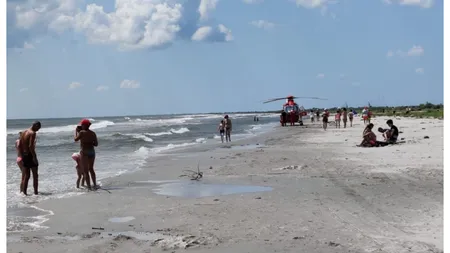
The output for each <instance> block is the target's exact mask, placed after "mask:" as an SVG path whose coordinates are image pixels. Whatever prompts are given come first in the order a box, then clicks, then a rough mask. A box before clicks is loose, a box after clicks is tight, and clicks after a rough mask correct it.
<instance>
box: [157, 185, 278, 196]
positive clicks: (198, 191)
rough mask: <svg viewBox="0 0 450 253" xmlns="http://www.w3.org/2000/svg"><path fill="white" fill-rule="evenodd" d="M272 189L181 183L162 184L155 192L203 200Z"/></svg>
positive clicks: (250, 186)
mask: <svg viewBox="0 0 450 253" xmlns="http://www.w3.org/2000/svg"><path fill="white" fill-rule="evenodd" d="M271 190H272V187H264V186H252V185H227V184H204V183H199V182H180V183H169V184H162V185H160V186H158V187H157V188H155V189H153V191H154V192H155V193H156V194H158V195H166V196H173V197H187V198H202V197H212V196H221V195H230V194H239V193H253V192H266V191H271Z"/></svg>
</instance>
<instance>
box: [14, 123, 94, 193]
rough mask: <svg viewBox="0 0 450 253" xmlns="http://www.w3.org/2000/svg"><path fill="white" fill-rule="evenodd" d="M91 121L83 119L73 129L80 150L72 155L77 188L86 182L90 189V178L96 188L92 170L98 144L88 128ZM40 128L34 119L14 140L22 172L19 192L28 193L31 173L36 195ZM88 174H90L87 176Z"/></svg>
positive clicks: (17, 161)
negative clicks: (37, 135)
mask: <svg viewBox="0 0 450 253" xmlns="http://www.w3.org/2000/svg"><path fill="white" fill-rule="evenodd" d="M90 126H91V122H90V121H89V120H88V119H83V120H82V121H81V122H80V124H79V125H78V126H77V127H76V129H75V135H74V141H75V142H80V151H79V152H78V153H75V154H73V155H72V158H73V159H74V160H75V161H76V163H77V165H76V170H77V175H78V178H77V182H76V186H77V188H79V187H80V181H82V182H81V183H82V186H84V182H86V185H87V188H88V189H89V190H92V189H93V188H92V187H91V183H90V179H91V178H92V182H93V185H94V189H95V188H97V181H96V176H95V172H94V162H95V147H97V146H98V140H97V135H96V134H95V132H94V131H92V130H90V129H89V127H90ZM39 129H41V122H39V121H35V122H33V124H32V125H31V127H30V128H28V129H27V130H24V131H22V132H19V139H18V140H16V143H15V148H16V151H17V158H16V163H17V165H18V166H19V168H20V171H21V173H22V179H21V181H20V193H23V194H24V195H28V193H27V189H28V181H29V180H30V177H31V174H33V188H34V194H35V195H38V193H39V192H38V167H39V161H38V158H37V154H36V133H37V132H38V131H39ZM89 174H90V176H89Z"/></svg>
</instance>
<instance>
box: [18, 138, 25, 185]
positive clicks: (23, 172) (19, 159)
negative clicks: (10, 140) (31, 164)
mask: <svg viewBox="0 0 450 253" xmlns="http://www.w3.org/2000/svg"><path fill="white" fill-rule="evenodd" d="M20 137H22V132H19V139H17V140H16V152H17V158H16V163H17V166H19V168H20V172H21V173H22V180H21V181H20V193H22V192H23V182H24V181H25V176H26V174H25V169H24V167H23V162H22V154H21V153H20Z"/></svg>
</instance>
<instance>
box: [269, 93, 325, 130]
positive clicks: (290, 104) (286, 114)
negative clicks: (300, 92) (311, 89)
mask: <svg viewBox="0 0 450 253" xmlns="http://www.w3.org/2000/svg"><path fill="white" fill-rule="evenodd" d="M297 98H307V99H317V100H326V99H325V98H318V97H296V96H291V95H289V96H287V97H281V98H272V99H269V100H267V101H264V102H263V104H267V103H271V102H275V101H278V100H283V99H286V103H285V104H283V110H282V111H281V115H280V123H281V126H286V125H287V123H288V122H290V125H291V126H294V125H295V123H296V122H298V123H299V124H300V126H302V125H303V121H302V117H303V116H306V115H307V114H308V113H307V112H306V111H305V108H304V107H303V106H298V104H297V103H295V101H294V99H297Z"/></svg>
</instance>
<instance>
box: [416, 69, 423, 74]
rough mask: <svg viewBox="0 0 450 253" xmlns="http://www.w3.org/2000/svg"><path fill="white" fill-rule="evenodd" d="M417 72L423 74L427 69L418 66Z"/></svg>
mask: <svg viewBox="0 0 450 253" xmlns="http://www.w3.org/2000/svg"><path fill="white" fill-rule="evenodd" d="M416 73H417V74H423V73H425V70H424V69H423V68H416Z"/></svg>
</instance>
